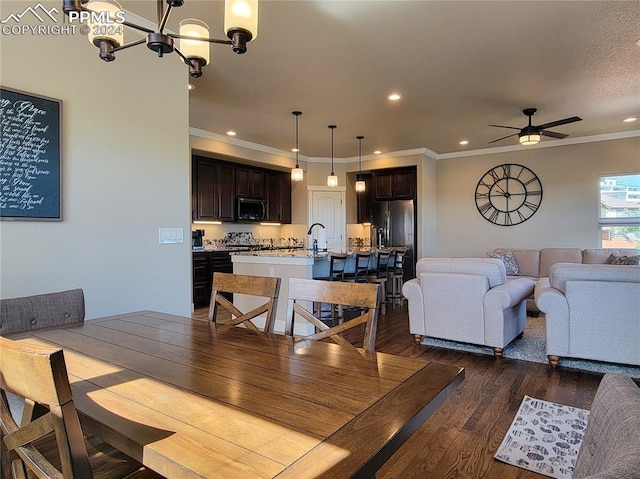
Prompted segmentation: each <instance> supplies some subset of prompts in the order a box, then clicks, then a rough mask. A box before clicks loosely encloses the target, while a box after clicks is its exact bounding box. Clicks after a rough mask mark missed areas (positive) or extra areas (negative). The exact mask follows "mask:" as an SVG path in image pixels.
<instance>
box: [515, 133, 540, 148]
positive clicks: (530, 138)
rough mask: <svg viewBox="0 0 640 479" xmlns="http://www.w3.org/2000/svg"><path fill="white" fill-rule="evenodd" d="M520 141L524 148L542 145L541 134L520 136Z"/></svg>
mask: <svg viewBox="0 0 640 479" xmlns="http://www.w3.org/2000/svg"><path fill="white" fill-rule="evenodd" d="M519 141H520V144H521V145H523V146H531V145H537V144H538V143H540V134H538V133H524V134H521V135H519Z"/></svg>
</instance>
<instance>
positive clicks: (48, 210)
mask: <svg viewBox="0 0 640 479" xmlns="http://www.w3.org/2000/svg"><path fill="white" fill-rule="evenodd" d="M0 138H1V141H0V220H5V221H6V220H10V221H16V220H18V221H20V220H24V221H62V100H58V99H55V98H49V97H45V96H41V95H35V94H33V93H28V92H24V91H20V90H15V89H13V88H7V87H4V86H1V87H0Z"/></svg>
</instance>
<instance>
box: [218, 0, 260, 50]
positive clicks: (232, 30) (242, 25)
mask: <svg viewBox="0 0 640 479" xmlns="http://www.w3.org/2000/svg"><path fill="white" fill-rule="evenodd" d="M224 31H225V33H226V34H227V37H229V39H230V40H231V41H232V45H233V51H234V52H236V53H244V52H246V51H247V43H248V42H250V41H251V40H253V39H254V38H256V37H257V36H258V0H226V2H225V5H224Z"/></svg>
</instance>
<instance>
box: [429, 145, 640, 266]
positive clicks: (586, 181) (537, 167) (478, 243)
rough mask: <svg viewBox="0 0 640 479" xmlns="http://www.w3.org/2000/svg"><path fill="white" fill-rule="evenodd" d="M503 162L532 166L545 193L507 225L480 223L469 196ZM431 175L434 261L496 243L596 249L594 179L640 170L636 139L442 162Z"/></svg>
mask: <svg viewBox="0 0 640 479" xmlns="http://www.w3.org/2000/svg"><path fill="white" fill-rule="evenodd" d="M503 163H517V164H521V165H523V166H526V167H527V168H530V169H531V170H532V171H533V172H534V173H536V174H537V175H538V177H539V178H540V181H541V182H542V189H543V198H542V204H541V206H540V208H539V209H538V211H537V212H536V213H535V214H534V215H533V217H531V218H530V219H529V220H527V221H526V222H524V223H522V224H520V225H516V226H510V227H504V226H496V225H494V224H491V223H489V222H488V221H487V220H485V219H484V218H483V217H482V216H481V215H480V214H479V213H478V210H477V209H476V206H475V199H474V193H475V188H476V185H477V183H478V180H479V179H480V177H482V175H484V173H485V172H486V171H488V170H489V169H490V168H493V167H494V166H497V165H500V164H503ZM436 172H437V193H436V202H437V217H438V222H437V226H438V228H437V244H438V247H437V250H436V253H435V255H436V256H478V255H479V256H484V255H485V254H486V252H487V251H488V250H491V249H493V248H495V247H500V246H503V247H511V248H517V247H519V248H543V247H562V246H573V247H580V248H592V247H599V246H600V238H599V235H598V222H597V218H598V212H599V209H598V208H599V177H600V175H608V174H618V173H638V172H640V138H638V137H635V138H627V139H620V140H609V141H600V142H593V143H583V144H576V145H566V146H557V147H547V148H531V149H526V148H523V149H522V150H518V151H514V152H509V153H500V154H493V155H482V156H471V157H466V158H457V159H446V160H439V161H438V162H437V167H436Z"/></svg>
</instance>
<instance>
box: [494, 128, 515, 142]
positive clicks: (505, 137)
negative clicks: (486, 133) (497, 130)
mask: <svg viewBox="0 0 640 479" xmlns="http://www.w3.org/2000/svg"><path fill="white" fill-rule="evenodd" d="M518 130H519V128H518ZM517 135H519V133H514V134H513V135H507V136H503V137H502V138H498V139H497V140H493V141H490V142H489V143H487V145H489V144H491V143H495V142H496V141H501V140H506V139H507V138H511V137H512V136H517Z"/></svg>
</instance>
